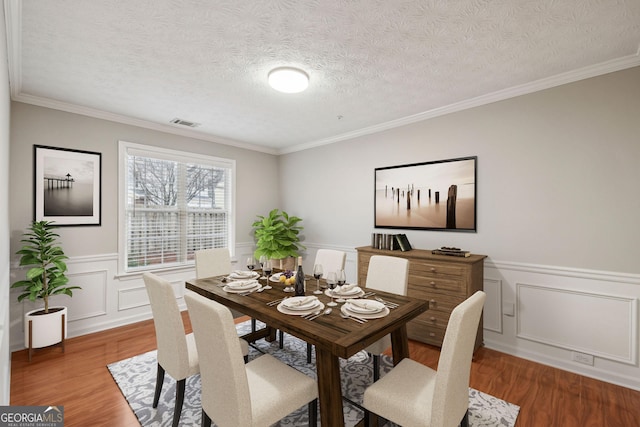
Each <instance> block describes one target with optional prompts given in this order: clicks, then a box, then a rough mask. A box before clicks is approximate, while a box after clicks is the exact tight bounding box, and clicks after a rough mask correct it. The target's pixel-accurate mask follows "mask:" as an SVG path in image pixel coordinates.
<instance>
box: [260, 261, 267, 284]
mask: <svg viewBox="0 0 640 427" xmlns="http://www.w3.org/2000/svg"><path fill="white" fill-rule="evenodd" d="M266 260H267V256H266V255H260V260H259V261H258V262H259V263H260V269H261V270H262V277H261V279H264V262H265V261H266Z"/></svg>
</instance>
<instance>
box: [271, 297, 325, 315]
mask: <svg viewBox="0 0 640 427" xmlns="http://www.w3.org/2000/svg"><path fill="white" fill-rule="evenodd" d="M287 299H289V298H287ZM285 301H286V300H285ZM318 303H319V304H318V305H316V306H315V307H311V308H308V309H306V310H290V309H288V308H287V307H285V306H284V305H283V304H282V303H280V304H278V307H277V309H278V311H279V312H280V313H284V314H291V315H293V316H305V315H307V314H311V313H313V312H314V311H316V310H320V311H322V310H324V304H323V303H321V302H320V301H318Z"/></svg>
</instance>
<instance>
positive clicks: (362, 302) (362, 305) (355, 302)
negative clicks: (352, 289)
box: [349, 299, 377, 310]
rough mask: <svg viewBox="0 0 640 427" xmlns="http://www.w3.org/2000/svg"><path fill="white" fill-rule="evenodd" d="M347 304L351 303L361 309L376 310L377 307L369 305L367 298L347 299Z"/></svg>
mask: <svg viewBox="0 0 640 427" xmlns="http://www.w3.org/2000/svg"><path fill="white" fill-rule="evenodd" d="M349 304H353V305H355V306H356V307H359V308H361V309H363V310H377V307H371V306H370V305H369V301H367V300H355V299H352V300H350V301H349Z"/></svg>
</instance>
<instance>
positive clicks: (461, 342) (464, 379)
mask: <svg viewBox="0 0 640 427" xmlns="http://www.w3.org/2000/svg"><path fill="white" fill-rule="evenodd" d="M486 298H487V295H486V294H485V293H484V292H482V291H477V292H476V293H474V294H473V295H472V296H471V297H469V298H467V300H465V301H463V302H462V303H461V304H459V305H458V306H457V307H456V308H454V309H453V311H452V312H451V317H450V318H449V323H448V324H447V330H446V332H445V337H444V341H443V342H442V350H441V351H440V358H439V359H438V371H437V375H436V382H435V390H438V391H439V393H435V394H434V395H433V405H432V408H433V409H432V410H431V420H432V423H433V424H434V425H454V423H459V422H460V420H461V419H462V417H463V416H464V415H465V414H466V412H467V410H468V409H469V378H470V375H471V360H472V359H473V349H474V347H475V342H476V334H477V333H478V324H479V322H480V317H481V315H482V309H483V307H484V302H485V300H486Z"/></svg>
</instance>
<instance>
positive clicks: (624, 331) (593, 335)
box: [516, 283, 638, 364]
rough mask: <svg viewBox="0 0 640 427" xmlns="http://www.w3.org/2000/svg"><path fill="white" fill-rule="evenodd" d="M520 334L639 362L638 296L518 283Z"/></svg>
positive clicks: (624, 360)
mask: <svg viewBox="0 0 640 427" xmlns="http://www.w3.org/2000/svg"><path fill="white" fill-rule="evenodd" d="M516 289H517V292H516V294H517V301H518V306H517V313H518V322H517V325H518V329H517V336H518V338H524V339H528V340H532V341H537V342H540V343H543V344H548V345H552V346H557V347H561V348H564V349H567V350H576V351H580V352H583V353H587V354H590V355H594V356H599V357H603V358H606V359H610V360H617V361H619V362H623V363H628V364H635V363H636V362H637V351H636V350H637V348H638V340H637V337H638V315H637V310H636V299H635V298H629V297H615V296H612V295H605V294H596V293H590V292H577V291H568V290H565V289H554V288H547V287H545V286H536V285H527V284H522V283H516Z"/></svg>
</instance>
